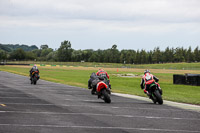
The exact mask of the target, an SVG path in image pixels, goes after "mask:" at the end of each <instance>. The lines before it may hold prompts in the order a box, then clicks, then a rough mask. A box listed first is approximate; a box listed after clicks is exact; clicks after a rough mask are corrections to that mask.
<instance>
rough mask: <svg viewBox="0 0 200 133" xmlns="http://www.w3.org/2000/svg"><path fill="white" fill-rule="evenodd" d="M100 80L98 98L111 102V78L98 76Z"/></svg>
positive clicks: (97, 85) (97, 87) (97, 89)
mask: <svg viewBox="0 0 200 133" xmlns="http://www.w3.org/2000/svg"><path fill="white" fill-rule="evenodd" d="M98 79H99V80H98V82H97V84H96V94H97V96H98V98H101V99H103V100H104V101H105V103H111V99H110V94H111V91H110V89H111V85H110V80H108V79H107V78H106V77H101V76H98Z"/></svg>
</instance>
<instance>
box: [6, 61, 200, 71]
mask: <svg viewBox="0 0 200 133" xmlns="http://www.w3.org/2000/svg"><path fill="white" fill-rule="evenodd" d="M9 63H16V64H20V63H23V64H46V65H65V66H66V65H67V66H84V67H104V68H142V69H174V70H200V62H197V63H163V64H142V65H140V64H121V63H97V62H45V61H41V62H40V61H38V62H33V61H15V62H9Z"/></svg>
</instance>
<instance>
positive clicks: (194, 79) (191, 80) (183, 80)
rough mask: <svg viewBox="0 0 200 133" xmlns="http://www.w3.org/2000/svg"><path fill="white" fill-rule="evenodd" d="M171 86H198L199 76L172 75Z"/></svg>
mask: <svg viewBox="0 0 200 133" xmlns="http://www.w3.org/2000/svg"><path fill="white" fill-rule="evenodd" d="M173 84H183V85H195V86H200V74H185V75H179V74H174V75H173Z"/></svg>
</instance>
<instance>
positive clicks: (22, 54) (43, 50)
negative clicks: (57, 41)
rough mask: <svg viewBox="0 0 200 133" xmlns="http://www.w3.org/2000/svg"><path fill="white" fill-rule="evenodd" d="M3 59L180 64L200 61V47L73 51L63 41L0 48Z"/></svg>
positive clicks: (113, 47) (113, 48) (0, 57)
mask: <svg viewBox="0 0 200 133" xmlns="http://www.w3.org/2000/svg"><path fill="white" fill-rule="evenodd" d="M0 60H1V61H4V60H17V61H20V60H35V61H52V62H54V61H55V62H57V61H59V62H81V61H84V62H101V63H125V64H154V63H177V62H200V49H199V47H198V46H197V47H196V48H195V49H194V50H192V48H191V46H190V47H189V48H183V47H177V48H173V47H172V48H170V47H167V48H166V49H165V50H164V51H162V50H160V48H159V47H155V48H154V49H153V50H150V51H146V50H144V49H142V50H131V49H129V50H126V49H123V50H121V51H119V50H118V49H117V45H115V44H114V45H113V46H112V47H111V48H109V49H105V50H101V49H98V50H93V49H86V50H74V49H72V47H71V42H70V41H66V40H65V41H63V42H61V45H60V47H59V48H58V49H57V50H53V49H52V48H49V47H48V45H46V44H45V45H41V46H40V49H34V50H32V51H26V50H23V49H22V48H18V49H16V50H14V51H12V52H7V51H4V50H0Z"/></svg>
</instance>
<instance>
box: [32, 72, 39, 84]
mask: <svg viewBox="0 0 200 133" xmlns="http://www.w3.org/2000/svg"><path fill="white" fill-rule="evenodd" d="M39 77H40V76H39V72H38V71H34V72H32V75H31V84H34V85H36V83H37V80H39Z"/></svg>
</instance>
